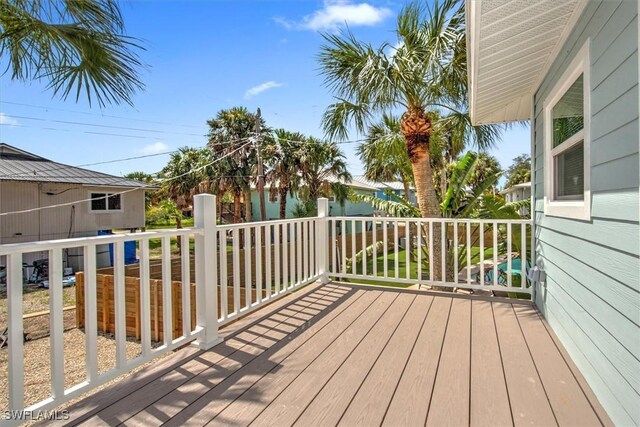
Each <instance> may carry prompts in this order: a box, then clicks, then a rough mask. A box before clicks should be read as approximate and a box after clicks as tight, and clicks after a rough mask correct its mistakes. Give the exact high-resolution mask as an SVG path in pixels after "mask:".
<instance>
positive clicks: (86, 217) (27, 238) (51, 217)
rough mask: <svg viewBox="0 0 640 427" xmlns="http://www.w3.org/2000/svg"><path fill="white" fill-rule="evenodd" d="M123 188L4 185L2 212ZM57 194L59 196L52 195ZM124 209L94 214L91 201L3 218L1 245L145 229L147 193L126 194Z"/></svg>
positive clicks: (0, 193) (0, 192) (0, 185)
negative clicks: (115, 230) (105, 231)
mask: <svg viewBox="0 0 640 427" xmlns="http://www.w3.org/2000/svg"><path fill="white" fill-rule="evenodd" d="M121 191H123V189H122V188H119V187H113V188H111V187H88V186H79V185H69V184H47V183H42V184H39V183H31V182H13V181H3V182H0V212H1V213H4V212H13V211H20V210H26V209H33V208H38V207H44V206H52V205H57V204H64V203H69V202H73V201H76V200H85V199H88V198H89V197H90V193H91V192H98V193H99V192H113V193H117V192H121ZM46 193H55V194H57V195H48V194H46ZM121 197H122V210H121V211H115V212H100V213H96V212H90V204H89V202H80V203H76V204H74V205H70V206H61V207H58V208H51V209H44V210H40V211H35V212H30V213H24V214H18V215H9V216H4V217H2V223H1V224H0V243H3V244H6V243H21V242H31V241H37V240H50V239H62V238H67V237H82V236H87V235H95V234H96V232H97V231H98V230H111V229H114V228H139V227H144V218H145V211H144V191H143V190H135V191H130V192H128V193H124V194H122V196H121Z"/></svg>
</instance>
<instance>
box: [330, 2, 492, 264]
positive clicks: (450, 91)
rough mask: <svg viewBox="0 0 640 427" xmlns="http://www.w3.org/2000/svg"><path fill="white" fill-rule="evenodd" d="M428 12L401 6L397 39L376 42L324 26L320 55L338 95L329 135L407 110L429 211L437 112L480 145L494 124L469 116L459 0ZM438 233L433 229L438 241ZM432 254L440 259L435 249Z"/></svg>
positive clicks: (404, 129) (406, 132) (407, 135)
mask: <svg viewBox="0 0 640 427" xmlns="http://www.w3.org/2000/svg"><path fill="white" fill-rule="evenodd" d="M427 12H428V13H425V9H423V8H422V6H421V5H420V4H418V3H413V4H410V5H408V6H407V7H405V8H404V9H403V10H402V11H401V13H400V15H399V16H398V21H397V29H396V34H397V38H398V44H397V45H396V47H391V45H390V44H388V43H383V44H382V45H381V46H380V47H378V48H374V47H373V46H371V45H369V44H366V43H363V42H360V41H358V40H357V39H356V38H355V37H354V35H353V34H352V33H351V32H349V31H347V32H344V33H341V34H325V35H324V38H325V40H326V44H325V45H323V46H322V47H321V51H320V55H319V61H320V65H321V72H322V74H323V76H324V78H325V82H326V84H327V86H328V87H329V88H330V89H331V90H332V91H333V92H334V93H335V95H336V97H337V102H336V103H334V104H332V105H330V106H329V107H328V108H327V111H326V112H325V114H324V116H323V127H324V129H325V131H326V133H327V134H328V135H329V137H331V138H343V139H345V138H347V136H348V129H349V126H350V125H354V127H355V129H356V130H357V131H358V132H361V133H364V132H365V131H366V129H367V126H368V125H370V124H371V121H372V120H373V118H374V117H375V116H376V115H377V114H384V113H388V112H390V111H394V110H397V109H402V110H404V113H403V115H402V118H401V120H400V132H401V133H402V135H403V136H404V140H405V146H406V150H407V155H408V157H409V160H410V162H411V167H412V171H413V178H414V182H415V185H416V193H417V199H418V205H419V209H420V213H421V215H422V216H423V217H426V218H429V217H439V216H440V214H441V212H440V209H439V207H438V199H437V196H436V190H435V186H434V183H433V169H432V165H431V159H430V157H431V152H430V148H431V147H430V140H431V136H432V132H433V130H434V123H433V118H434V115H436V114H438V113H439V114H440V115H441V116H442V119H441V120H442V121H443V127H445V126H444V125H445V124H446V127H447V128H448V129H450V133H451V135H452V136H456V135H460V134H464V135H465V137H466V138H469V139H473V140H475V142H476V144H478V145H481V144H487V143H488V142H489V141H493V140H492V139H491V136H492V135H493V136H495V131H491V130H490V131H481V130H478V129H474V128H473V127H472V126H471V121H470V120H469V115H468V108H467V100H466V95H467V76H466V50H465V49H466V46H465V28H464V3H463V2H462V1H459V0H442V1H438V0H436V1H435V2H434V4H433V6H432V7H431V8H430V9H428V10H427ZM389 49H391V50H392V52H391V53H389V52H388V51H389ZM481 129H484V128H481ZM479 136H480V137H481V139H479V138H478V137H479ZM439 239H440V233H439V232H438V230H434V240H436V241H437V242H436V243H437V245H436V247H437V248H440V242H439ZM434 259H436V260H438V262H439V260H440V256H437V254H436V256H434ZM435 271H438V272H439V271H440V268H439V266H435Z"/></svg>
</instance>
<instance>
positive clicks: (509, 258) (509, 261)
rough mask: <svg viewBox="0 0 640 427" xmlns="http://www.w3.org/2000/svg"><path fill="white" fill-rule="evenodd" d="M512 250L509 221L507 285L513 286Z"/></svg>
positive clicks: (509, 224)
mask: <svg viewBox="0 0 640 427" xmlns="http://www.w3.org/2000/svg"><path fill="white" fill-rule="evenodd" d="M512 253H513V252H512V250H511V223H510V222H508V223H507V286H508V287H511V286H512V283H511V282H512V281H511V259H512V258H513V257H512V256H511V254H512Z"/></svg>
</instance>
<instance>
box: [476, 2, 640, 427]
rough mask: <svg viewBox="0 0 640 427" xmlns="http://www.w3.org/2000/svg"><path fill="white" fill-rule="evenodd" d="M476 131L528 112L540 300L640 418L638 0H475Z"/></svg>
mask: <svg viewBox="0 0 640 427" xmlns="http://www.w3.org/2000/svg"><path fill="white" fill-rule="evenodd" d="M466 6H467V23H468V27H467V34H468V42H467V43H468V46H467V47H468V53H469V64H468V70H469V79H470V94H469V96H470V108H471V115H472V121H473V123H474V124H475V125H479V124H489V123H498V122H507V121H524V120H529V121H530V123H531V129H532V145H531V159H532V193H533V209H534V215H532V218H533V223H534V224H533V228H534V229H533V233H532V234H533V236H534V246H533V247H534V250H535V254H534V255H535V264H536V265H537V266H538V267H539V268H540V269H541V270H543V272H544V274H543V275H542V280H541V281H540V282H539V283H537V285H536V294H535V296H536V298H535V302H536V304H537V306H538V308H539V309H540V311H541V313H542V314H543V315H544V317H545V318H546V320H547V321H548V323H549V325H550V326H551V328H552V329H553V331H554V332H555V334H556V335H557V336H558V337H559V338H560V341H561V342H562V344H563V345H564V347H565V348H566V349H567V350H568V352H569V354H570V355H571V357H572V359H573V360H574V361H575V363H576V365H577V366H578V367H579V369H580V371H581V372H582V374H583V375H584V377H585V378H586V380H587V382H588V383H589V385H590V386H591V388H592V389H593V391H594V392H595V394H596V395H597V397H598V399H599V400H600V402H601V403H602V404H603V406H604V408H605V409H606V410H607V412H608V414H609V415H610V417H611V419H612V420H613V422H614V423H615V424H617V425H640V404H639V402H640V327H639V325H640V279H639V275H640V261H639V252H640V243H639V236H640V228H639V225H638V223H639V216H640V213H639V205H640V200H639V197H638V189H639V170H638V163H639V162H638V151H639V150H638V148H639V143H638V141H639V129H638V123H639V122H638V67H639V66H638V8H639V6H638V1H630V0H609V1H596V0H588V1H569V0H567V1H561V2H546V1H545V2H542V1H541V2H531V1H528V0H517V1H508V2H506V3H505V2H493V1H484V0H477V1H467V4H466Z"/></svg>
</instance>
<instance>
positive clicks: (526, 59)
mask: <svg viewBox="0 0 640 427" xmlns="http://www.w3.org/2000/svg"><path fill="white" fill-rule="evenodd" d="M586 3H587V2H586V1H585V0H562V1H558V0H536V1H531V0H466V17H467V57H468V61H467V71H468V73H467V74H468V78H469V107H470V110H471V120H472V122H473V124H474V125H480V124H490V123H500V122H509V121H516V120H529V119H530V116H531V97H532V94H533V93H534V92H535V90H536V89H537V88H538V86H539V84H540V82H541V81H542V79H543V77H544V76H545V74H546V73H547V70H548V69H549V67H550V66H551V63H552V62H553V61H554V59H555V57H556V56H557V55H558V53H559V52H560V49H561V48H562V45H563V44H564V42H565V40H566V39H567V37H568V35H569V33H570V31H571V29H572V28H573V27H574V25H575V24H576V22H577V21H578V18H579V17H580V14H581V13H582V11H583V9H584V7H585V5H586Z"/></svg>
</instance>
